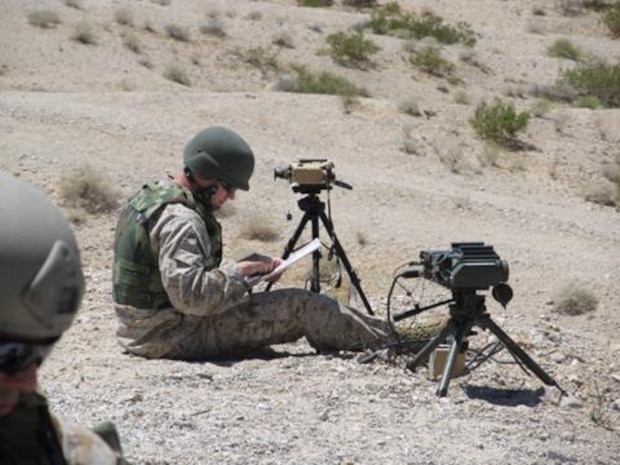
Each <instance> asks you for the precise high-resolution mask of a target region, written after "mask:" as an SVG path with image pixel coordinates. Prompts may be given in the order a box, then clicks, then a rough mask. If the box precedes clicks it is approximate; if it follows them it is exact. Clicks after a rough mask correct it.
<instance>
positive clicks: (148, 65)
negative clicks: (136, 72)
mask: <svg viewBox="0 0 620 465" xmlns="http://www.w3.org/2000/svg"><path fill="white" fill-rule="evenodd" d="M138 64H140V65H141V66H144V67H145V68H146V69H155V65H154V64H153V62H152V61H151V60H149V59H148V58H140V59H139V60H138Z"/></svg>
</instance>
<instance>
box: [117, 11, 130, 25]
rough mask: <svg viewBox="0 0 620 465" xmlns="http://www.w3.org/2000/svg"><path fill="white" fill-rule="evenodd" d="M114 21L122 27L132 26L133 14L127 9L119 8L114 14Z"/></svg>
mask: <svg viewBox="0 0 620 465" xmlns="http://www.w3.org/2000/svg"><path fill="white" fill-rule="evenodd" d="M114 20H115V21H116V22H117V23H118V24H120V25H122V26H133V25H134V19H133V13H132V11H131V10H129V9H127V8H119V9H118V10H116V11H115V12H114Z"/></svg>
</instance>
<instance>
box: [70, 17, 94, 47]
mask: <svg viewBox="0 0 620 465" xmlns="http://www.w3.org/2000/svg"><path fill="white" fill-rule="evenodd" d="M71 39H72V40H75V41H76V42H79V43H81V44H84V45H97V36H96V35H95V32H94V31H93V27H92V26H91V25H90V24H89V23H85V22H80V23H78V24H76V25H75V28H74V29H73V34H72V35H71Z"/></svg>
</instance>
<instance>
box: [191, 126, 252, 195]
mask: <svg viewBox="0 0 620 465" xmlns="http://www.w3.org/2000/svg"><path fill="white" fill-rule="evenodd" d="M183 161H184V163H185V166H186V167H187V168H188V169H189V170H190V171H191V172H192V173H193V174H196V173H197V174H199V175H200V176H201V177H202V178H203V179H219V180H220V181H223V182H225V183H227V184H229V185H230V186H232V187H235V188H237V189H241V190H244V191H247V190H249V188H250V185H249V181H250V178H251V177H252V172H253V171H254V153H252V149H251V148H250V146H249V145H248V144H247V142H246V141H245V140H243V139H242V138H241V136H239V135H238V134H237V133H236V132H234V131H232V130H230V129H228V128H224V127H221V126H213V127H210V128H207V129H204V130H202V131H200V132H199V133H198V134H196V135H195V136H194V137H193V138H192V140H190V141H189V143H188V144H187V145H186V146H185V150H184V151H183Z"/></svg>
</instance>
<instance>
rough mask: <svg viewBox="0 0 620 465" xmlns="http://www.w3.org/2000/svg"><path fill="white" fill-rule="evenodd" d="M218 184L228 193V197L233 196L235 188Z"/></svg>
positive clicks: (223, 183)
mask: <svg viewBox="0 0 620 465" xmlns="http://www.w3.org/2000/svg"><path fill="white" fill-rule="evenodd" d="M219 184H220V186H222V188H223V189H224V190H225V191H226V192H227V193H228V195H232V194H234V193H235V192H236V191H237V188H236V187H233V186H231V185H230V184H228V183H227V182H224V181H220V182H219Z"/></svg>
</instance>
